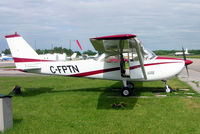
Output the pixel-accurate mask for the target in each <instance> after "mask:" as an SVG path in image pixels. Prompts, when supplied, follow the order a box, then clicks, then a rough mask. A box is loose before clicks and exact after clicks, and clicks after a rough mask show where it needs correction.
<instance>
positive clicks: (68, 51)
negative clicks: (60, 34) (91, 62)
mask: <svg viewBox="0 0 200 134" xmlns="http://www.w3.org/2000/svg"><path fill="white" fill-rule="evenodd" d="M36 52H37V53H38V54H47V53H51V54H53V53H66V55H68V56H70V55H72V54H73V53H77V55H78V56H80V55H81V54H87V55H95V54H97V52H95V51H92V50H87V51H84V52H83V53H81V52H80V51H73V50H71V49H66V48H62V47H54V48H53V49H36ZM2 53H4V54H6V55H9V54H11V52H10V49H5V50H3V51H2Z"/></svg>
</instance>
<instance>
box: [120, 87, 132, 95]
mask: <svg viewBox="0 0 200 134" xmlns="http://www.w3.org/2000/svg"><path fill="white" fill-rule="evenodd" d="M121 95H122V96H124V97H128V96H130V95H132V90H131V89H129V88H128V87H124V88H123V89H122V90H121Z"/></svg>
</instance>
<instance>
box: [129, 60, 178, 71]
mask: <svg viewBox="0 0 200 134" xmlns="http://www.w3.org/2000/svg"><path fill="white" fill-rule="evenodd" d="M168 63H180V62H160V63H149V64H144V66H153V65H160V64H168ZM139 67H141V65H136V66H132V67H130V70H132V69H136V68H139Z"/></svg>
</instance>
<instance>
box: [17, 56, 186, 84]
mask: <svg viewBox="0 0 200 134" xmlns="http://www.w3.org/2000/svg"><path fill="white" fill-rule="evenodd" d="M18 63H20V62H18ZM26 64H27V65H26V66H32V67H33V66H37V67H40V68H41V69H36V70H31V72H34V73H41V74H48V75H62V76H71V77H88V78H97V79H108V80H124V79H126V80H129V81H155V80H167V79H170V78H172V77H175V76H176V75H178V74H179V73H180V72H181V71H182V70H183V68H184V65H185V61H184V60H182V59H178V58H168V57H155V58H153V59H149V60H148V59H147V60H144V67H145V71H146V75H147V79H144V78H143V74H142V71H141V68H140V64H139V61H129V62H128V63H127V64H128V67H127V69H126V70H127V71H128V76H126V77H122V76H121V71H120V63H119V62H111V63H109V62H105V61H99V60H94V59H90V60H78V61H65V62H56V61H52V62H51V61H46V62H44V61H43V62H27V63H26ZM37 67H36V68H37Z"/></svg>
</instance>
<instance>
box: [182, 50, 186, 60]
mask: <svg viewBox="0 0 200 134" xmlns="http://www.w3.org/2000/svg"><path fill="white" fill-rule="evenodd" d="M182 51H183V58H184V60H186V56H185V50H184V48H183V47H182Z"/></svg>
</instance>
